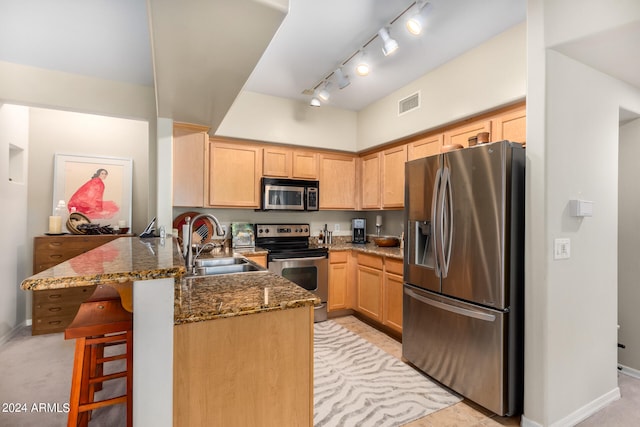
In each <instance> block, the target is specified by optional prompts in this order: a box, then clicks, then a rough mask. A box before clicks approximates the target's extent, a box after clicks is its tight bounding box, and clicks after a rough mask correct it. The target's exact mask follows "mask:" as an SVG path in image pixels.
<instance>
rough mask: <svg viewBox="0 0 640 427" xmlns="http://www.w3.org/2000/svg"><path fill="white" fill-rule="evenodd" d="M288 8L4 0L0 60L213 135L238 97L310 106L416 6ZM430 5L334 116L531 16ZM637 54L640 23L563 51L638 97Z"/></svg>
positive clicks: (491, 0)
mask: <svg viewBox="0 0 640 427" xmlns="http://www.w3.org/2000/svg"><path fill="white" fill-rule="evenodd" d="M286 3H287V0H208V1H207V2H202V1H201V0H182V1H180V2H176V1H172V0H148V2H147V1H146V0H83V1H77V0H57V1H55V2H51V1H50V0H30V1H15V0H0V61H7V62H13V63H19V64H25V65H31V66H35V67H41V68H47V69H53V70H59V71H64V72H69V73H75V74H80V75H86V76H91V77H97V78H103V79H109V80H116V81H122V82H127V83H133V84H141V85H149V86H153V85H155V86H156V93H157V94H158V98H157V100H158V111H159V114H160V115H161V116H162V117H171V118H174V119H176V120H181V121H190V122H194V123H199V124H204V125H209V126H211V127H212V128H213V129H215V128H216V127H217V125H218V124H219V122H220V121H221V120H222V118H223V116H224V113H226V110H227V109H228V108H229V106H230V105H231V103H232V102H233V99H234V98H235V96H236V95H237V93H238V92H239V91H240V90H241V89H242V88H244V89H246V90H250V91H255V92H258V93H264V94H268V95H274V96H279V97H285V98H291V99H299V100H301V101H303V102H308V101H309V96H307V95H303V94H302V92H303V91H304V90H305V89H310V88H312V87H313V86H314V85H316V84H317V83H318V82H319V81H321V80H322V79H323V78H324V77H326V76H327V75H328V74H329V73H331V71H332V70H334V69H335V68H336V67H337V66H338V65H340V64H341V63H342V62H343V61H344V60H346V59H347V58H348V57H349V56H350V55H351V54H352V53H353V52H355V51H356V50H357V49H358V48H360V47H361V46H362V45H363V44H364V43H365V42H367V41H368V40H370V39H371V37H372V36H373V35H375V34H376V33H377V31H378V30H379V29H380V28H381V27H382V26H383V25H386V24H388V23H389V22H390V21H391V20H392V19H393V18H395V17H396V16H398V14H400V13H401V12H402V11H404V10H405V9H406V8H407V7H409V6H411V5H413V1H410V0H402V1H400V0H396V1H389V0H349V1H344V0H323V1H311V0H289V13H288V14H287V15H286V16H285V13H284V12H285V9H286ZM431 3H432V7H431V8H430V13H429V15H428V19H429V21H428V27H427V30H426V32H425V34H424V35H422V36H420V37H414V36H409V35H408V33H407V32H406V31H405V30H404V28H402V25H403V23H402V22H400V21H401V20H399V21H398V22H396V23H394V24H393V26H392V27H391V35H392V37H394V38H396V39H397V41H398V43H399V44H400V48H399V50H398V51H397V52H396V53H394V54H393V55H391V56H389V57H386V58H385V57H383V55H382V54H381V45H380V40H379V39H376V40H374V41H373V42H372V43H371V44H370V45H369V46H368V48H367V54H368V55H369V59H370V60H371V62H372V66H373V70H372V72H371V74H370V75H369V76H367V77H357V76H355V75H354V73H353V71H352V70H351V69H350V67H351V62H349V63H348V64H347V66H346V67H345V69H346V71H347V74H349V75H350V76H351V77H352V78H351V81H352V83H351V85H349V86H348V87H347V88H345V89H343V90H337V89H334V90H333V91H332V96H331V99H330V102H329V105H331V106H333V107H337V108H345V109H350V110H356V111H357V110H360V109H362V108H364V107H366V106H367V105H369V104H370V103H372V102H374V101H376V100H377V99H380V98H381V97H383V96H385V95H387V94H389V93H390V92H392V91H394V90H396V89H398V88H400V87H402V86H404V85H406V84H407V83H409V82H411V81H413V80H415V79H416V78H418V77H420V76H421V75H423V74H425V73H426V72H428V71H429V70H431V69H433V68H435V67H438V66H439V65H440V64H443V63H444V62H447V61H448V60H450V59H452V58H454V57H456V56H458V55H459V54H461V53H462V52H464V51H466V50H469V49H471V48H473V47H474V46H476V45H478V44H480V43H482V42H484V41H485V40H487V39H488V38H490V37H492V36H494V35H496V34H498V33H500V32H502V31H504V30H505V29H507V28H510V27H512V26H513V25H516V24H518V23H519V22H522V21H523V20H524V19H525V17H526V0H483V1H478V0H431ZM147 4H149V5H150V7H151V13H150V14H149V13H147ZM283 5H284V6H283ZM265 8H267V9H268V8H271V9H272V10H265ZM243 11H244V12H243ZM247 11H249V13H247ZM410 12H411V10H410V11H409V12H407V14H405V17H406V16H408V14H409V13H410ZM154 14H155V15H156V16H154ZM158 14H160V15H158ZM149 15H151V21H152V27H153V31H150V29H149ZM266 15H267V16H268V17H269V19H268V21H269V22H268V23H266V24H265V22H264V21H265V16H266ZM282 17H284V20H282ZM280 21H281V22H282V24H281V25H280V28H279V29H277V32H276V33H275V36H273V39H272V34H273V33H274V31H276V28H277V26H278V23H279V22H280ZM239 22H248V25H247V26H244V27H239V26H238V23H239ZM198 27H206V28H207V30H206V31H196V29H197V28H198ZM150 33H153V40H152V41H153V42H152V41H150V36H149V34H150ZM639 45H640V24H638V23H636V24H630V25H628V26H625V27H622V28H618V29H614V30H611V31H608V32H605V33H603V34H598V35H594V36H591V37H588V38H585V39H581V40H577V41H574V42H571V43H567V44H565V45H563V46H560V47H557V49H558V50H559V51H561V52H563V53H565V54H567V55H569V56H572V57H574V58H575V59H577V60H580V61H582V62H584V63H586V64H588V65H590V66H592V67H594V68H596V69H598V70H600V71H603V72H605V73H608V74H610V75H612V76H614V77H616V78H619V79H621V80H623V81H626V82H628V83H629V84H631V85H633V86H635V87H640V55H637V46H639ZM265 47H266V50H265ZM263 51H264V54H262V55H261V53H262V52H263ZM154 58H155V70H154V62H153V60H154ZM505 60H508V58H505ZM170 64H173V65H170ZM256 64H257V65H256ZM487 66H496V65H495V64H487ZM154 71H155V76H154ZM247 79H248V80H247Z"/></svg>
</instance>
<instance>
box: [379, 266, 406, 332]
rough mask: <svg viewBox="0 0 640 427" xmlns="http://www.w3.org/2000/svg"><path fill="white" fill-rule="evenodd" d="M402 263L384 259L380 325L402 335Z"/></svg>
mask: <svg viewBox="0 0 640 427" xmlns="http://www.w3.org/2000/svg"><path fill="white" fill-rule="evenodd" d="M402 269H403V265H402V261H400V260H397V259H391V258H385V260H384V291H383V296H382V324H383V325H385V326H388V327H390V328H391V329H393V330H395V331H396V332H400V333H402V298H403V296H402V293H403V280H402Z"/></svg>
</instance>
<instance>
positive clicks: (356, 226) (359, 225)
mask: <svg viewBox="0 0 640 427" xmlns="http://www.w3.org/2000/svg"><path fill="white" fill-rule="evenodd" d="M351 230H352V232H351V233H352V240H351V243H362V244H364V243H367V234H366V230H367V220H366V219H364V218H353V219H352V220H351Z"/></svg>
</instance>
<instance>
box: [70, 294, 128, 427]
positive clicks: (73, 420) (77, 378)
mask: <svg viewBox="0 0 640 427" xmlns="http://www.w3.org/2000/svg"><path fill="white" fill-rule="evenodd" d="M103 288H105V289H102V291H101V290H100V288H98V289H97V290H96V292H95V293H94V295H92V296H91V297H90V298H89V299H88V300H87V301H85V302H83V303H82V304H80V309H79V310H78V314H77V315H76V317H75V319H74V320H73V322H71V324H70V325H69V326H68V327H67V329H66V330H65V333H64V337H65V339H75V340H76V346H75V355H74V363H73V373H72V377H71V396H70V398H69V417H68V422H67V425H68V426H73V427H76V426H78V425H80V426H87V425H88V422H89V419H90V414H91V411H92V410H94V409H97V408H101V407H104V406H109V405H115V404H120V403H125V404H126V405H127V426H131V425H132V424H133V412H132V397H133V393H132V385H133V314H132V313H130V312H128V311H126V310H125V309H124V308H123V307H122V304H121V303H120V298H119V296H118V297H116V296H115V294H113V292H111V291H112V290H110V289H109V287H108V286H104V287H103ZM116 294H117V292H116ZM116 344H125V349H126V350H125V352H124V353H122V354H118V355H114V356H109V357H105V356H104V347H105V346H110V345H116ZM121 359H126V370H124V371H121V372H116V373H112V374H108V375H104V374H103V365H104V364H105V363H108V362H112V361H115V360H121ZM116 378H126V382H127V387H126V394H124V395H122V396H117V397H112V398H108V399H104V400H100V401H94V397H95V396H94V395H95V392H96V391H99V390H100V389H101V388H102V383H103V382H104V381H109V380H113V379H116Z"/></svg>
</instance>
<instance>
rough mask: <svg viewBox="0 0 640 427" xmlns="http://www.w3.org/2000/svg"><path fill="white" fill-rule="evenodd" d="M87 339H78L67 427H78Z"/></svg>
mask: <svg viewBox="0 0 640 427" xmlns="http://www.w3.org/2000/svg"><path fill="white" fill-rule="evenodd" d="M84 351H85V338H78V339H76V351H75V353H74V356H73V372H72V374H71V393H70V396H69V416H68V418H67V427H77V425H78V406H79V405H80V389H81V382H82V373H83V367H84V366H83V365H84Z"/></svg>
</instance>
